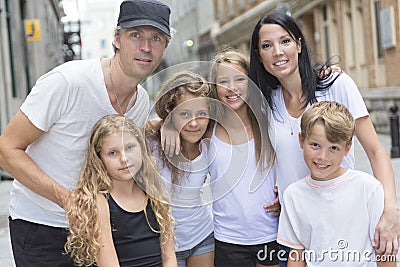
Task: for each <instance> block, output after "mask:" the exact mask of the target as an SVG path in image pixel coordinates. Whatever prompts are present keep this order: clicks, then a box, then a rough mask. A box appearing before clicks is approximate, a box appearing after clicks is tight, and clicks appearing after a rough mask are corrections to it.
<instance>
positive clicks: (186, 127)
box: [171, 93, 210, 144]
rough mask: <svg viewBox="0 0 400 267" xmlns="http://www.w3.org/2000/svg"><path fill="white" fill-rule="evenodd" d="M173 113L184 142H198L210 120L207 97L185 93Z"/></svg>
mask: <svg viewBox="0 0 400 267" xmlns="http://www.w3.org/2000/svg"><path fill="white" fill-rule="evenodd" d="M171 115H172V123H173V125H174V127H175V129H176V130H177V131H178V132H180V137H181V139H182V142H187V143H189V144H194V143H197V142H199V141H200V139H201V138H202V137H203V135H204V133H205V132H206V130H207V126H208V122H209V117H210V114H209V109H208V102H207V98H205V97H198V96H196V95H193V94H190V93H185V94H183V95H182V96H181V97H180V98H179V100H178V101H177V103H176V107H175V108H174V110H173V111H172V113H171Z"/></svg>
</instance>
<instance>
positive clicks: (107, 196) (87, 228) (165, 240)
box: [65, 115, 177, 267]
mask: <svg viewBox="0 0 400 267" xmlns="http://www.w3.org/2000/svg"><path fill="white" fill-rule="evenodd" d="M165 200H166V199H165V197H164V194H163V189H162V187H161V180H160V175H159V172H158V171H157V167H156V166H155V163H154V162H153V160H152V158H151V155H150V154H149V150H148V148H147V145H146V142H145V139H144V137H143V134H142V130H141V129H140V128H139V127H137V126H136V125H135V124H134V123H133V122H132V121H131V120H130V119H129V118H126V117H124V116H122V115H108V116H105V117H103V118H102V119H100V120H99V121H98V122H97V123H96V124H95V125H94V127H93V128H92V131H91V134H90V138H89V141H88V145H87V153H86V157H85V162H84V165H83V169H82V172H81V174H80V178H79V182H78V185H77V187H76V189H75V190H73V191H72V193H71V195H70V202H69V205H68V208H67V209H66V212H67V215H68V216H69V218H75V219H74V220H73V221H70V225H69V226H70V228H69V229H70V233H69V236H68V240H67V243H66V245H65V248H66V251H67V252H69V253H70V254H71V256H72V257H73V258H74V261H75V264H76V265H78V266H90V265H93V264H97V266H100V267H101V266H105V267H111V266H177V265H176V258H175V254H174V250H173V229H172V218H171V216H170V214H169V205H167V204H166V202H165ZM74 224H78V227H76V226H74Z"/></svg>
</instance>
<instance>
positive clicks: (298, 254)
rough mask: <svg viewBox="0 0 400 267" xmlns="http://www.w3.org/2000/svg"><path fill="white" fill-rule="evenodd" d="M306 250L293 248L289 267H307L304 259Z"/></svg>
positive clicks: (290, 253)
mask: <svg viewBox="0 0 400 267" xmlns="http://www.w3.org/2000/svg"><path fill="white" fill-rule="evenodd" d="M303 253H304V249H294V248H291V249H290V252H289V257H288V265H287V266H288V267H306V261H305V260H304V257H303Z"/></svg>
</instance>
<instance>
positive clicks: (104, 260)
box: [96, 194, 119, 267]
mask: <svg viewBox="0 0 400 267" xmlns="http://www.w3.org/2000/svg"><path fill="white" fill-rule="evenodd" d="M97 203H98V206H97V209H98V212H99V227H100V240H99V243H100V246H101V247H100V252H99V255H97V257H96V263H97V266H98V267H119V262H118V256H117V252H116V251H115V247H114V242H113V239H112V232H111V222H110V208H109V206H108V202H107V199H106V198H105V197H104V196H103V194H99V195H98V196H97Z"/></svg>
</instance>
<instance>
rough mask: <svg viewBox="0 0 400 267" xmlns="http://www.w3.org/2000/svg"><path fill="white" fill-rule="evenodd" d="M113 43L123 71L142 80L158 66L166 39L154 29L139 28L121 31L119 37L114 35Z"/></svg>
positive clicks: (148, 27) (147, 27)
mask: <svg viewBox="0 0 400 267" xmlns="http://www.w3.org/2000/svg"><path fill="white" fill-rule="evenodd" d="M114 43H115V47H116V48H117V49H118V50H117V51H118V53H117V54H118V55H119V59H120V62H121V65H122V66H121V67H122V68H123V69H124V71H125V72H126V73H127V74H128V75H129V76H132V77H137V78H138V79H139V80H142V79H143V78H144V77H146V76H148V75H149V74H151V73H152V72H153V71H154V70H155V69H156V68H157V67H158V65H159V64H160V62H161V59H162V56H163V54H164V51H165V48H166V45H167V37H166V35H165V34H164V33H162V32H161V31H160V30H158V29H156V28H154V27H150V26H140V27H134V28H127V29H122V30H121V35H120V36H118V35H115V37H114Z"/></svg>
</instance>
